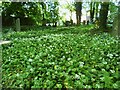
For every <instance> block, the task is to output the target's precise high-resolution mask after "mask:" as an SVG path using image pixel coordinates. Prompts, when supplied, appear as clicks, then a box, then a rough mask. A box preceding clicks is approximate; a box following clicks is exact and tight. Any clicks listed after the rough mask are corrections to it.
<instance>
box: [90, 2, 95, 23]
mask: <svg viewBox="0 0 120 90" xmlns="http://www.w3.org/2000/svg"><path fill="white" fill-rule="evenodd" d="M94 14H95V2H90V21H91V22H92V23H93V19H94Z"/></svg>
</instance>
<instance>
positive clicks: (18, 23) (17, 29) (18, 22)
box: [16, 18, 20, 31]
mask: <svg viewBox="0 0 120 90" xmlns="http://www.w3.org/2000/svg"><path fill="white" fill-rule="evenodd" d="M16 31H20V19H19V18H17V19H16Z"/></svg>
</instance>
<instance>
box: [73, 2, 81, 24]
mask: <svg viewBox="0 0 120 90" xmlns="http://www.w3.org/2000/svg"><path fill="white" fill-rule="evenodd" d="M75 7H76V20H77V25H79V24H80V23H81V15H82V2H76V3H75Z"/></svg>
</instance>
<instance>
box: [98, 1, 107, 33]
mask: <svg viewBox="0 0 120 90" xmlns="http://www.w3.org/2000/svg"><path fill="white" fill-rule="evenodd" d="M108 10H109V2H104V3H101V9H100V21H99V28H100V29H102V30H103V31H105V30H106V28H107V15H108Z"/></svg>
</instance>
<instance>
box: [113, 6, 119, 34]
mask: <svg viewBox="0 0 120 90" xmlns="http://www.w3.org/2000/svg"><path fill="white" fill-rule="evenodd" d="M112 35H113V36H120V6H119V7H118V13H117V15H115V18H114V21H113V31H112Z"/></svg>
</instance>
